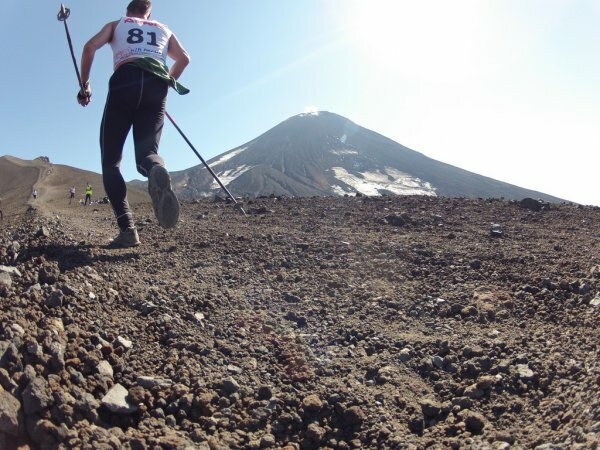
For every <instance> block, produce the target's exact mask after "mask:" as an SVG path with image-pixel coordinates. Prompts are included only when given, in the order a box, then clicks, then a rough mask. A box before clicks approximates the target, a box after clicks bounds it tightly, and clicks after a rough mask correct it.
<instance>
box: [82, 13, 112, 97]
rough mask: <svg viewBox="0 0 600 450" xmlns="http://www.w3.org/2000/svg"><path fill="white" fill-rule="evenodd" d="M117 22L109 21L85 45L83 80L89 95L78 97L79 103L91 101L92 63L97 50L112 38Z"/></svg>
mask: <svg viewBox="0 0 600 450" xmlns="http://www.w3.org/2000/svg"><path fill="white" fill-rule="evenodd" d="M117 23H118V21H116V22H109V23H107V24H106V25H104V26H103V27H102V29H101V30H100V31H99V32H98V33H97V34H96V35H95V36H93V37H92V38H91V39H90V40H89V41H87V42H86V44H85V45H84V46H83V52H82V54H81V81H82V82H83V85H84V87H85V89H86V92H85V94H87V95H88V96H86V97H84V98H83V99H80V98H79V97H78V100H79V103H80V104H81V105H82V106H86V105H87V104H88V103H89V102H90V97H89V95H91V89H90V86H89V84H90V72H91V70H92V63H93V62H94V56H95V54H96V50H98V49H99V48H100V47H102V46H103V45H105V44H107V43H109V42H110V41H111V40H112V37H113V33H114V30H115V26H116V24H117Z"/></svg>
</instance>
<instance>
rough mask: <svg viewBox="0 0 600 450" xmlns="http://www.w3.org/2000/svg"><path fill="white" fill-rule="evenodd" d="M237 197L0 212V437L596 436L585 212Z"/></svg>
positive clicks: (242, 440)
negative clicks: (123, 228) (125, 238)
mask: <svg viewBox="0 0 600 450" xmlns="http://www.w3.org/2000/svg"><path fill="white" fill-rule="evenodd" d="M245 207H246V210H247V211H248V213H249V215H248V217H242V216H241V215H240V214H239V213H238V212H237V211H236V210H235V209H234V208H233V207H232V206H230V205H227V204H224V203H213V202H209V201H206V202H199V203H193V204H192V203H189V204H188V203H186V204H184V205H183V217H182V219H183V220H182V223H181V224H180V225H179V226H178V227H177V228H176V229H175V230H174V231H164V230H162V229H159V228H158V226H157V223H156V220H155V219H154V217H153V215H152V213H151V210H150V206H149V205H148V204H141V205H139V206H138V207H137V209H136V214H137V215H136V220H137V222H138V227H139V232H140V238H141V239H142V241H143V244H142V246H140V247H138V248H136V249H133V250H132V249H127V250H109V249H107V248H105V247H104V246H103V244H104V243H105V241H106V240H108V239H109V238H110V237H112V236H113V234H114V230H115V228H114V224H113V222H114V221H113V218H112V213H111V211H110V209H109V207H107V206H106V205H102V206H100V205H98V206H93V207H81V206H73V207H71V208H68V207H66V206H65V207H64V208H59V209H56V208H58V206H57V205H52V208H54V209H53V210H49V208H47V207H45V206H44V205H43V204H42V203H40V204H39V205H38V207H37V209H30V210H29V211H28V212H27V213H26V214H24V215H22V216H19V217H12V218H10V219H9V220H5V221H4V222H3V223H2V229H1V230H2V234H1V240H0V264H1V265H3V266H6V267H5V268H2V269H0V304H1V305H2V308H1V312H0V319H1V325H0V357H1V359H0V367H1V368H0V385H1V388H0V448H16V445H18V443H25V444H28V445H31V446H32V447H33V448H43V449H46V448H48V449H51V448H90V449H91V448H94V449H96V448H97V449H121V448H123V449H130V448H131V449H144V448H152V449H179V448H181V449H184V448H189V449H193V448H198V449H206V448H211V449H221V448H222V449H226V448H232V449H237V448H249V449H258V448H287V449H316V448H330V449H348V448H373V449H387V448H390V449H391V448H393V449H396V448H412V449H417V448H491V449H508V448H538V449H546V450H548V449H567V448H569V449H570V448H585V449H588V448H597V447H598V443H599V439H600V388H599V385H600V357H599V356H600V355H599V343H600V331H599V327H600V251H599V250H600V245H599V243H600V208H592V207H577V206H572V205H561V206H553V207H552V208H551V209H549V210H542V211H537V212H536V211H532V210H529V209H524V208H522V207H520V206H519V204H518V203H514V202H504V201H492V200H452V199H438V198H423V197H418V198H417V197H403V198H395V197H394V198H392V197H383V198H365V197H359V198H313V199H293V200H292V199H262V200H256V201H254V202H249V203H248V202H247V203H246V205H245ZM492 224H498V225H499V226H500V228H501V234H500V233H498V235H494V234H492V233H491V225H492ZM13 269H17V270H18V272H14V271H13ZM11 271H12V272H11ZM6 272H11V273H9V274H6ZM109 391H111V392H110V393H111V394H114V398H113V399H109V398H108V397H112V395H111V396H106V394H107V392H109ZM119 391H120V392H119ZM105 396H106V397H105ZM3 446H4V447H3Z"/></svg>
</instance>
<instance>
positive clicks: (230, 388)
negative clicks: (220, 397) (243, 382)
mask: <svg viewBox="0 0 600 450" xmlns="http://www.w3.org/2000/svg"><path fill="white" fill-rule="evenodd" d="M223 390H224V391H225V392H226V393H227V394H234V393H236V392H237V391H239V390H240V384H239V383H238V382H237V381H236V380H235V379H234V378H233V377H228V378H225V379H224V380H223Z"/></svg>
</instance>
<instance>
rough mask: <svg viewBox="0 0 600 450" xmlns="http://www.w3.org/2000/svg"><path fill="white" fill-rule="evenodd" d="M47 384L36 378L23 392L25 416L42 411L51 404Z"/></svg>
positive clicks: (43, 380)
mask: <svg viewBox="0 0 600 450" xmlns="http://www.w3.org/2000/svg"><path fill="white" fill-rule="evenodd" d="M49 391H50V389H49V386H48V382H47V381H46V380H45V379H44V378H42V377H37V378H35V379H33V380H32V381H31V382H30V383H29V384H28V385H27V387H26V388H25V390H24V391H23V409H24V410H25V414H27V415H31V414H35V413H37V412H40V411H43V410H44V409H46V408H48V407H50V406H51V405H52V403H53V399H52V396H51V395H50V392H49Z"/></svg>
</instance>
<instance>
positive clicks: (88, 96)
mask: <svg viewBox="0 0 600 450" xmlns="http://www.w3.org/2000/svg"><path fill="white" fill-rule="evenodd" d="M83 87H84V88H85V90H81V89H79V92H78V93H77V101H78V102H79V104H80V105H81V106H83V107H85V106H87V105H89V104H90V102H91V101H92V89H91V88H90V82H89V81H86V82H85V83H84V85H83Z"/></svg>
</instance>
